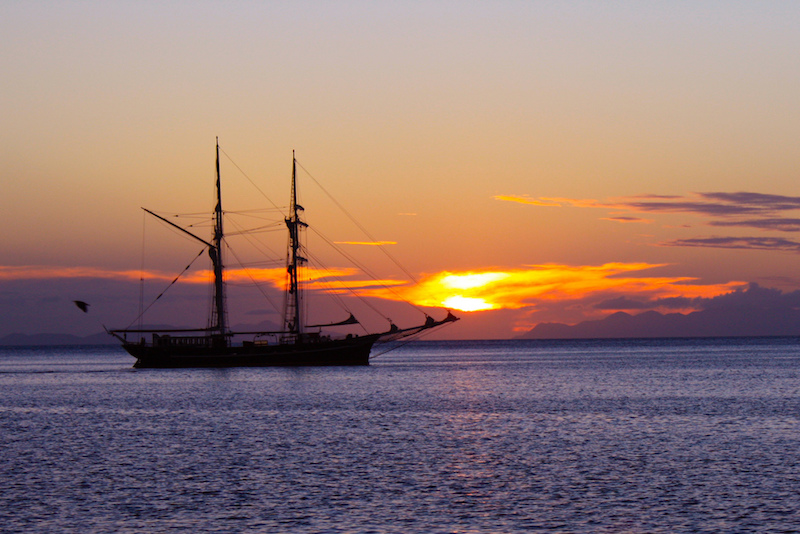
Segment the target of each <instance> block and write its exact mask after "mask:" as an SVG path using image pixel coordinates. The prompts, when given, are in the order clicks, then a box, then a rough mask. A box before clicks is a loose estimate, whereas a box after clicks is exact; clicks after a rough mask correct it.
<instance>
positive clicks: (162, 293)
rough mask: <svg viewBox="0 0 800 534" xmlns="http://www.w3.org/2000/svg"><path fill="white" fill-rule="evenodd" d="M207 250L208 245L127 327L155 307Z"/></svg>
mask: <svg viewBox="0 0 800 534" xmlns="http://www.w3.org/2000/svg"><path fill="white" fill-rule="evenodd" d="M205 251H206V247H203V250H201V251H200V252H199V253H198V254H197V256H195V257H194V259H193V260H192V261H191V262H190V263H189V265H187V266H186V267H184V269H183V270H182V271H181V272H180V274H178V276H176V277H175V279H174V280H173V281H172V282H170V283H169V285H168V286H167V287H165V288H164V290H163V291H162V292H161V293H159V294H158V296H157V297H156V298H154V299H153V302H151V303H150V304H149V305H148V306H147V308H145V309H144V310H143V311H142V312H141V313H140V314H139V317H137V318H136V319H134V320H133V321H131V324H129V325H128V326H127V328H130V327H131V325H133V323H135V322H136V321H138V320H139V319H141V318H142V316H143V315H144V314H145V313H147V310H149V309H150V308H152V307H153V304H155V303H156V301H157V300H158V299H160V298H161V297H162V296H164V293H166V292H167V290H169V288H171V287H172V286H173V285H174V284H175V282H177V281H178V279H179V278H180V277H181V276H183V274H184V273H185V272H186V271H188V270H189V268H190V267H191V266H192V265H193V264H194V262H196V261H197V258H199V257H200V256H202V255H203V252H205Z"/></svg>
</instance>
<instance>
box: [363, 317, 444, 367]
mask: <svg viewBox="0 0 800 534" xmlns="http://www.w3.org/2000/svg"><path fill="white" fill-rule="evenodd" d="M439 326H441V325H439ZM434 330H435V328H429V329H427V330H421V331H419V332H417V333H416V334H411V335H410V336H408V337H407V338H406V341H402V342H398V344H397V345H395V346H394V347H390V348H388V349H386V350H385V351H383V352H379V353H378V354H375V355H370V357H369V359H370V360H374V359H375V358H377V357H379V356H383V355H384V354H386V353H387V352H392V351H393V350H397V349H400V348H403V347H405V346H406V345H408V344H409V343H413V342H414V341H417V339H419V338H423V337H425V336H427V335H429V334H432V333H433V331H434Z"/></svg>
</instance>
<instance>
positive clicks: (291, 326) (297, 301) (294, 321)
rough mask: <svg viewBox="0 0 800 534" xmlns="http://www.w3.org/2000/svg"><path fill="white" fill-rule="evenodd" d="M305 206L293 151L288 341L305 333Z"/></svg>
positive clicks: (285, 318)
mask: <svg viewBox="0 0 800 534" xmlns="http://www.w3.org/2000/svg"><path fill="white" fill-rule="evenodd" d="M301 211H303V206H301V205H299V204H298V203H297V159H295V155H294V151H292V191H291V198H290V202H289V216H288V217H286V218H285V219H284V220H285V222H286V227H287V228H288V229H289V246H288V252H287V258H286V263H287V265H286V274H287V278H288V283H287V292H286V300H285V302H284V311H283V327H284V330H285V331H286V333H287V337H288V339H287V341H294V342H296V343H300V342H301V337H302V333H303V296H302V294H301V288H300V281H299V273H298V271H299V268H300V267H301V266H302V265H303V264H305V263H306V262H307V261H308V260H307V259H306V258H304V257H303V256H301V255H300V249H301V243H300V231H301V230H302V229H303V228H306V227H307V226H308V224H306V223H305V222H303V221H302V220H301V219H300V212H301Z"/></svg>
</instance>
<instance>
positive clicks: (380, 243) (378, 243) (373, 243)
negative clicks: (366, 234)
mask: <svg viewBox="0 0 800 534" xmlns="http://www.w3.org/2000/svg"><path fill="white" fill-rule="evenodd" d="M333 243H334V244H336V245H365V246H372V247H381V246H383V245H396V244H397V241H334V242H333Z"/></svg>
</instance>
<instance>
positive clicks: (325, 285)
mask: <svg viewBox="0 0 800 534" xmlns="http://www.w3.org/2000/svg"><path fill="white" fill-rule="evenodd" d="M309 257H310V258H311V259H312V260H313V261H314V263H315V264H318V265H319V266H321V267H322V269H323V270H324V271H325V272H326V273H330V274H331V276H330V277H325V278H333V281H330V280H324V279H318V280H317V283H319V284H320V285H322V292H323V293H324V294H325V295H327V296H328V297H329V298H330V299H332V300H333V301H334V302H336V303H337V304H338V305H339V307H340V308H341V309H343V310H344V311H346V312H348V313H349V314H351V315H354V314H353V311H352V309H351V308H350V307H349V306H348V305H347V303H346V302H345V300H344V298H342V296H341V295H340V294H338V293H336V292H335V291H336V290H339V291H348V292H350V293H351V294H352V295H353V296H354V297H355V298H357V299H358V300H360V301H361V302H362V303H363V304H364V305H365V306H367V307H368V308H370V309H371V310H372V311H373V312H375V313H376V314H377V315H379V316H380V317H382V318H383V319H384V320H386V321H389V323H391V322H392V320H391V319H389V317H388V316H387V315H386V314H384V313H382V312H381V311H380V310H379V309H378V308H376V307H375V306H373V305H372V304H370V303H369V301H368V300H366V298H364V297H363V296H362V295H359V294H358V293H357V292H356V291H355V290H354V289H353V288H351V287H348V286H347V285H346V284H345V282H344V280H341V279H340V278H338V277H336V276H334V275H333V273H332V272H331V270H330V269H329V268H328V267H327V266H326V265H325V264H324V263H323V262H321V261H320V260H319V258H317V257H316V256H314V255H313V254H309ZM308 282H310V280H309V281H308ZM334 282H335V283H337V284H339V286H340V287H338V288H337V287H335V285H334ZM330 291H333V292H330ZM358 326H360V327H361V329H362V330H363V331H364V332H366V333H369V330H367V327H366V326H364V325H363V324H362V323H361V321H358Z"/></svg>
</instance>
